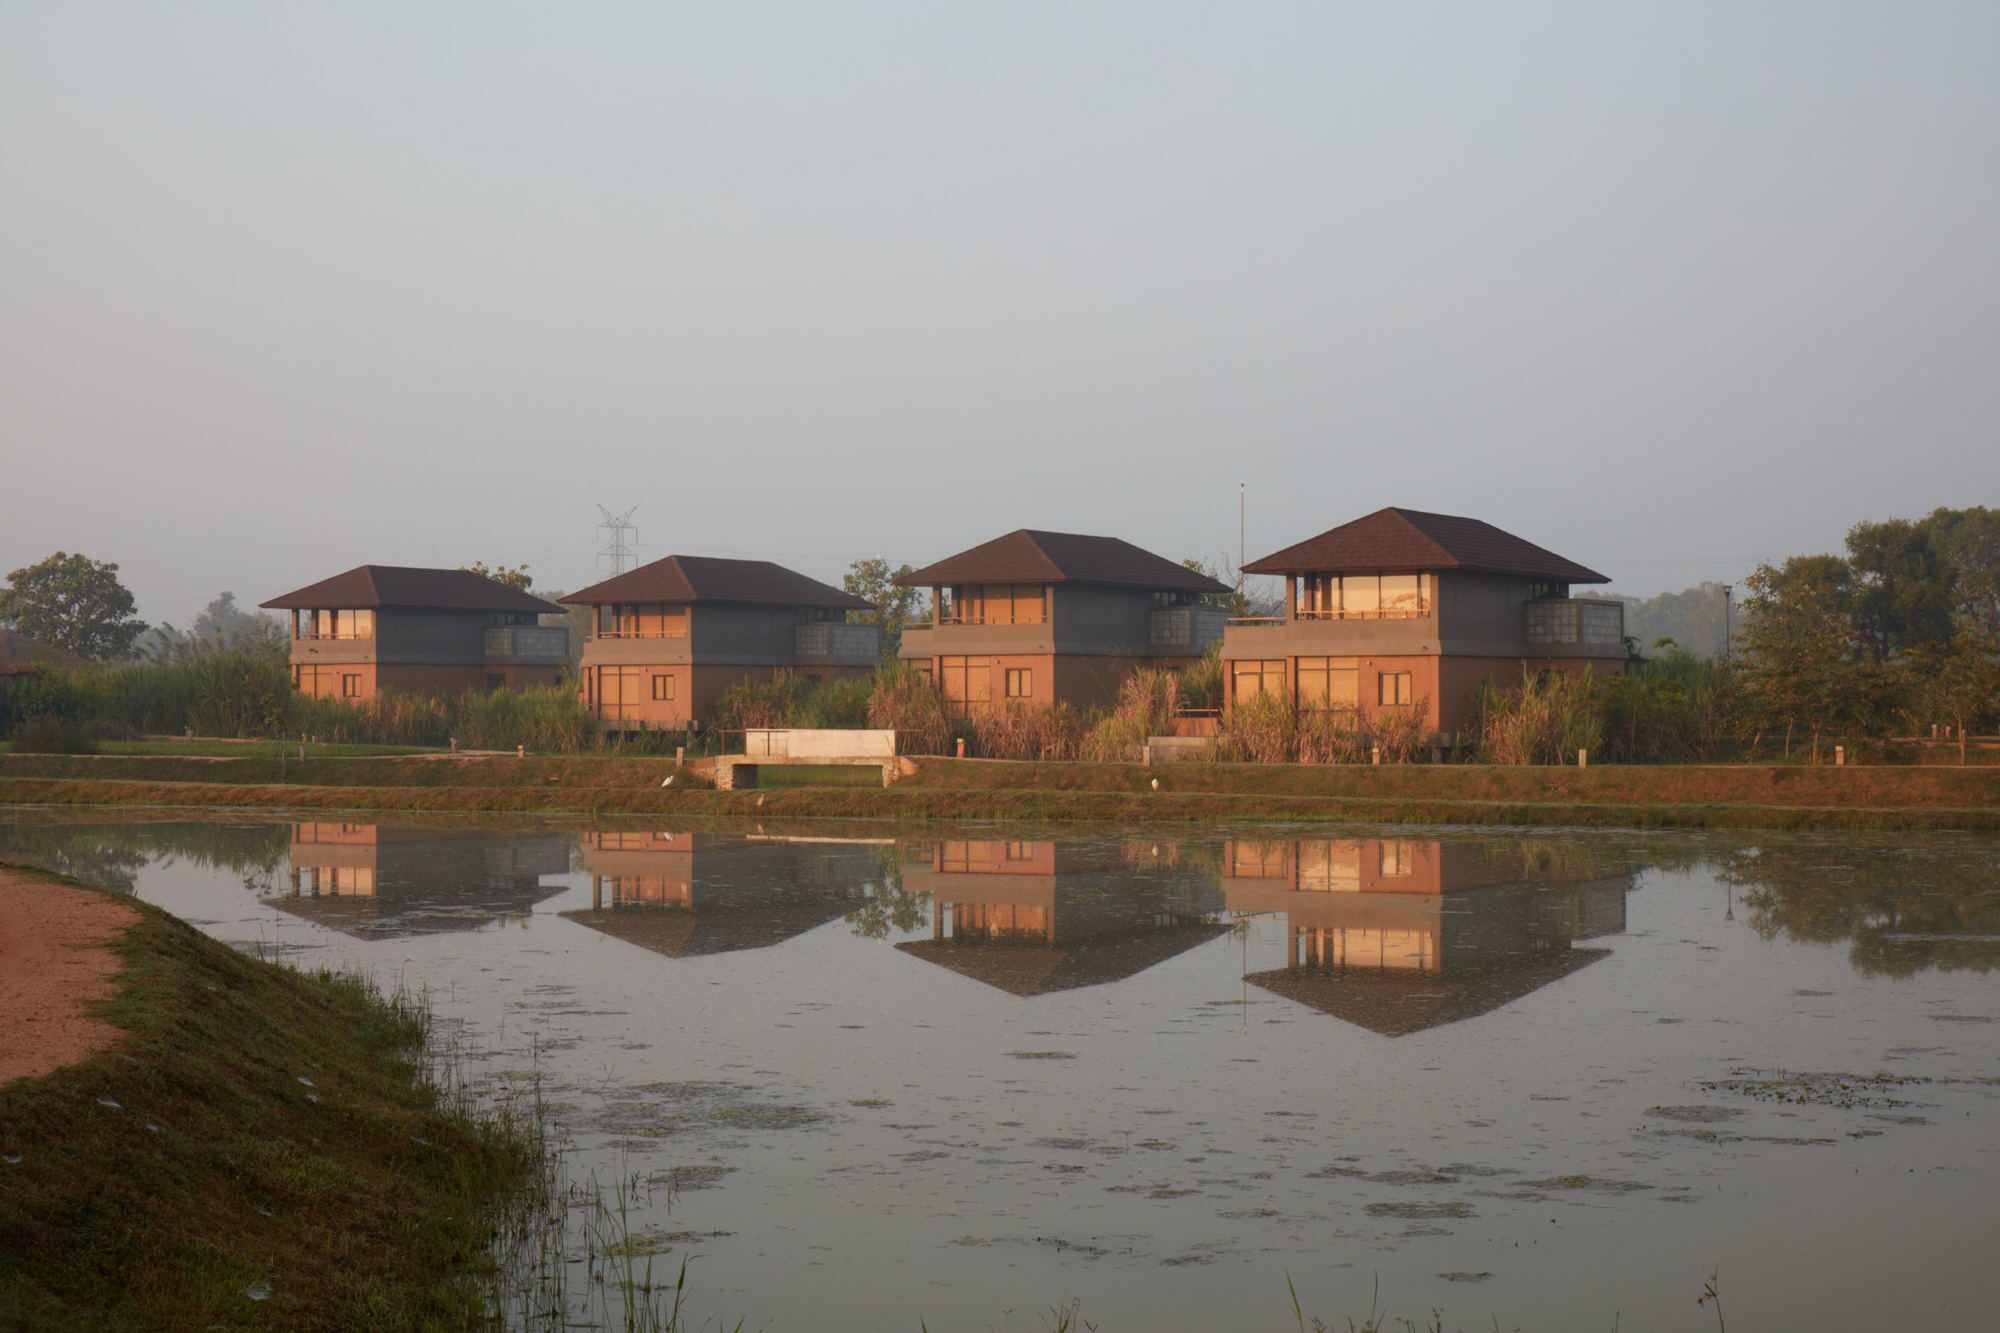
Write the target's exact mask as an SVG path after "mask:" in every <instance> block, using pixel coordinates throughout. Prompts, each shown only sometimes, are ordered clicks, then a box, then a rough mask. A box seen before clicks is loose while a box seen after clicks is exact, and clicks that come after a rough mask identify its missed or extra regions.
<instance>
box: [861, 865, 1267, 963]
mask: <svg viewBox="0 0 2000 1333" xmlns="http://www.w3.org/2000/svg"><path fill="white" fill-rule="evenodd" d="M903 887H904V888H905V889H907V890H910V891H912V892H923V893H926V894H928V895H929V896H930V900H931V938H929V939H927V940H906V941H903V942H901V943H899V944H897V946H896V947H897V948H898V949H901V950H902V951H903V952H904V953H907V954H909V955H911V956H912V957H916V958H921V959H923V960H924V961H925V962H927V963H935V964H937V965H938V966H939V967H943V968H946V969H949V970H950V971H953V972H957V973H959V974H960V975H961V976H966V977H970V978H972V979H973V980H975V981H981V982H984V983H985V984H987V985H989V986H992V987H994V988H996V989H998V990H1003V991H1006V992H1008V993H1009V994H1012V995H1018V996H1021V997H1023V998H1026V997H1028V996H1031V995H1047V994H1051V993H1053V992H1055V991H1062V990H1073V989H1076V988H1078V987H1082V986H1098V985H1103V984H1104V983H1106V982H1111V981H1118V980H1122V979H1123V978H1126V977H1130V976H1135V975H1137V974H1138V973H1140V972H1143V971H1145V970H1146V969H1147V968H1149V967H1152V966H1154V965H1156V964H1159V963H1163V962H1165V961H1167V960H1168V959H1169V958H1173V957H1176V956H1177V955H1179V954H1181V953H1184V952H1186V951H1187V950H1189V949H1192V948H1194V947H1195V946H1196V945H1197V944H1202V943H1204V942H1206V941H1208V940H1210V939H1213V938H1214V937H1215V936H1217V935H1220V934H1222V933H1223V932H1224V931H1226V930H1227V929H1228V927H1227V926H1226V925H1224V924H1222V923H1221V922H1220V920H1219V919H1218V918H1219V917H1220V915H1221V912H1222V906H1223V903H1222V895H1221V894H1220V893H1219V892H1218V891H1217V886H1216V883H1215V879H1214V876H1213V872H1212V871H1211V870H1210V869H1209V868H1208V867H1207V866H1206V865H1205V864H1202V863H1198V862H1194V861H1185V860H1183V859H1182V858H1181V857H1180V856H1179V855H1178V852H1177V849H1173V848H1167V849H1164V850H1163V849H1162V848H1160V847H1158V846H1156V845H1151V844H1147V843H1131V844H1127V845H1125V846H1095V845H1094V846H1077V845H1073V844H1063V845H1060V846H1059V845H1058V844H1056V843H1054V842H1048V841H1025V842H1023V841H1004V840H1003V841H990V840H979V839H974V840H970V841H967V840H947V841H944V842H939V843H935V844H931V845H927V846H926V845H922V844H913V845H911V846H909V847H907V848H906V849H905V855H904V861H903Z"/></svg>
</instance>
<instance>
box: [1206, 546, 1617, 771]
mask: <svg viewBox="0 0 2000 1333" xmlns="http://www.w3.org/2000/svg"><path fill="white" fill-rule="evenodd" d="M1243 568H1244V570H1245V572H1246V573H1251V574H1280V575H1283V576H1284V579H1285V591H1286V595H1285V614H1284V615H1282V616H1277V617H1271V618H1268V619H1257V620H1241V621H1236V622H1234V623H1232V624H1231V625H1230V626H1229V629H1228V632H1227V634H1226V635H1225V636H1224V638H1223V645H1222V656H1223V660H1224V664H1225V672H1224V676H1225V680H1224V691H1225V698H1226V700H1227V702H1228V703H1229V704H1230V705H1232V706H1233V705H1234V704H1236V703H1238V702H1240V701H1242V700H1245V699H1248V698H1251V697H1252V696H1255V695H1259V694H1275V695H1278V696H1280V697H1282V698H1285V699H1287V700H1290V701H1291V702H1292V703H1293V704H1295V705H1296V706H1298V707H1300V708H1328V707H1332V708H1351V709H1355V710H1357V711H1358V712H1359V713H1360V714H1361V715H1362V716H1363V717H1373V716H1374V715H1376V714H1377V713H1378V712H1380V711H1381V710H1383V709H1388V708H1410V707H1414V706H1417V705H1419V704H1424V705H1425V706H1426V709H1427V718H1428V724H1429V726H1430V729H1431V730H1433V731H1447V732H1449V731H1458V730H1461V729H1464V728H1467V727H1469V726H1471V725H1472V723H1473V721H1474V712H1475V700H1476V699H1477V696H1478V693H1479V687H1480V685H1481V684H1482V683H1483V682H1485V681H1489V680H1490V681H1494V682H1495V683H1499V684H1510V683H1511V684H1518V683H1519V682H1520V681H1521V679H1522V677H1523V674H1524V673H1528V674H1532V673H1535V672H1539V671H1545V670H1560V671H1570V672H1576V671H1581V670H1582V669H1583V668H1584V667H1586V666H1589V667H1592V668H1593V669H1595V670H1597V671H1600V672H1619V671H1623V670H1624V666H1625V657H1626V653H1625V610H1624V606H1623V604H1621V603H1619V602H1615V601H1609V600H1594V599H1590V598H1580V597H1572V596H1571V595H1570V589H1571V587H1572V586H1574V585H1576V584H1579V583H1608V582H1609V581H1610V580H1608V579H1607V578H1605V576H1604V575H1602V574H1599V573H1597V572H1596V571H1595V570H1592V569H1587V568H1585V567H1584V566H1582V565H1579V564H1577V563H1576V562H1575V561H1573V560H1566V559H1564V558H1563V557H1562V556H1559V555H1557V554H1555V553H1554V552H1553V551H1546V550H1543V549H1542V548H1541V547H1539V546H1536V545H1535V544H1534V543H1533V542H1529V541H1524V540H1522V539H1521V538H1519V537H1516V536H1514V535H1513V534H1512V533H1508V532H1502V531H1501V530H1500V529H1499V528H1496V527H1494V526H1493V525H1492V524H1490V523H1483V522H1481V521H1480V520H1478V519H1476V518H1459V517H1456V516H1454V515H1451V514H1427V513H1424V512H1422V511H1420V510H1415V509H1393V508H1392V509H1382V510H1378V511H1376V512H1375V513H1373V514H1370V515H1368V516H1367V517H1366V518H1358V519H1356V520H1354V522H1352V523H1347V524H1343V525H1342V526H1340V527H1337V528H1334V529H1332V530H1331V531H1328V532H1323V533H1321V534H1320V535H1319V536H1317V537H1313V538H1311V539H1309V540H1307V541H1303V542H1300V543H1299V544H1298V545H1296V546H1289V547H1286V548H1285V549H1284V550H1282V551H1279V552H1277V553H1275V554H1273V555H1267V556H1265V557H1264V558H1263V559H1261V560H1254V561H1252V562H1251V563H1249V564H1247V565H1245V566H1244V567H1243Z"/></svg>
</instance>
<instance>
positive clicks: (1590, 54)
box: [0, 0, 2000, 624]
mask: <svg viewBox="0 0 2000 1333" xmlns="http://www.w3.org/2000/svg"><path fill="white" fill-rule="evenodd" d="M1997 353H2000V4H1996V3H1994V2H1993V0H1973V2H1972V3H1964V4H1943V3H1932V4H1925V3H1910V2H1909V0H1895V2H1894V3H1891V2H1889V0H1884V2H1883V3H1878V4H1871V5H1862V4H1844V3H1836V2H1835V0H1814V2H1813V3H1806V4H1797V5H1780V4H1745V3H1743V2H1742V0H1728V2H1727V3H1717V4H1704V3H1693V2H1692V0H1671V2H1669V3H1661V4H1658V5H1653V6H1642V5H1638V4H1622V3H1621V4H1605V3H1602V0H1588V2H1587V3H1578V4H1573V5H1527V4H1508V5H1496V4H1490V3H1479V4H1471V5H1465V6H1445V5H1435V4H1423V5H1417V4H1387V3H1384V4H1374V5H1342V4H1334V3H1313V4H1299V5H1260V4H1249V3H1242V2H1241V0H1234V2H1232V3H1228V4H1212V5H1199V6H1193V5H1171V4H1165V3H1160V2H1159V0H1147V2H1146V3H1137V4H1130V5H1113V4H1079V3H1065V4H1053V3H1051V4H1029V3H1018V2H1016V3H1008V4H1004V5H1003V4H994V5H989V6H975V5H971V4H964V3H946V4H939V3H936V2H935V0H922V2H921V3H911V4H907V5H893V6H881V5H858V4H827V3H813V4H802V5H796V6H781V5H760V4H752V3H744V2H741V0H732V2H731V3H727V4H715V5H710V6H702V7H682V6H669V5H664V4H631V5H608V4H599V5H590V4H563V5H553V4H536V5H519V6H503V5H498V4H494V3H478V4H467V5H462V6H448V5H430V4H419V3H411V2H410V0H398V3H394V4H387V5H380V6H375V5H366V4H360V3H353V2H352V0H342V2H341V3H337V4H336V3H327V4H321V5H317V6H312V7H307V6H301V5H275V4H271V3H268V2H267V0H248V2H246V3H242V4H200V3H180V4H171V5H166V4H145V3H139V2H137V0H131V2H129V3H123V4H115V5H98V4H92V3H86V2H85V0H52V2H51V3H43V4H29V3H22V0H0V464H3V465H4V466H3V467H0V574H4V571H5V570H7V569H11V568H14V567H15V566H17V565H20V564H24V563H27V562H29V561H31V560H34V559H38V558H40V557H41V556H43V555H46V554H48V553H49V552H50V551H52V550H55V549H57V548H58V547H61V548H66V549H69V550H82V551H84V552H87V553H89V554H90V555H92V556H95V557H97V558H100V559H111V560H116V561H118V562H120V563H121V564H122V565H123V566H124V569H125V573H126V576H127V579H128V582H129V583H130V585H131V586H132V587H133V589H134V590H135V591H136V592H137V593H138V595H139V598H140V610H141V613H142V614H144V615H146V616H147V617H148V618H150V619H158V618H166V619H170V620H174V621H177V622H180V623H183V624H184V623H186V622H187V621H188V620H190V619H192V617H193V616H194V614H195V613H196V612H197V611H198V610H199V608H200V607H201V605H202V604H203V603H204V602H205V601H207V600H208V598H209V597H211V596H213V595H214V594H215V593H216V592H217V591H218V590H220V589H222V588H230V589H233V590H234V591H235V592H236V593H237V594H238V596H239V598H241V599H242V600H244V601H246V602H255V601H260V600H262V599H264V598H265V597H268V596H271V595H273V594H276V593H279V592H282V591H285V590H287V589H289V588H292V587H294V586H296V585H299V584H302V583H305V582H308V581H311V580H313V579H317V578H320V577H323V576H325V575H327V574H331V573H334V572H337V571H339V570H342V569H345V568H348V567H350V566H352V565H355V564H359V563H362V562H364V561H375V562H381V563H402V564H441V565H455V564H459V563H463V562H468V561H472V560H481V559H483V560H487V561H489V562H491V561H503V562H507V563H514V562H518V561H524V560H525V561H527V562H529V563H530V565H531V566H532V570H533V573H534V574H535V576H536V579H537V581H538V582H539V583H541V584H544V585H548V586H560V587H566V588H574V587H577V586H580V585H581V584H583V583H584V582H586V581H589V580H590V579H591V578H592V577H593V576H594V564H593V561H594V532H593V528H594V525H595V523H596V519H597V510H596V506H597V505H598V504H599V503H605V504H610V505H614V506H616V507H619V508H623V507H625V506H629V505H637V506H638V514H637V516H636V519H635V521H636V523H637V524H638V527H639V536H640V539H641V543H642V544H641V546H640V547H639V551H640V554H641V555H642V556H644V557H645V558H648V559H651V558H655V557H657V556H660V555H665V554H668V553H671V552H684V553H689V554H715V555H761V556H768V557H770V558H773V559H777V560H780V561H782V562H784V563H786V564H790V565H793V566H795V567H797V568H799V569H801V570H803V571H805V572H807V573H809V574H813V575H815V576H818V577H821V578H826V579H829V580H832V579H836V578H837V576H838V574H839V572H840V571H841V570H842V569H843V568H844V566H845V565H846V563H847V562H848V561H849V560H851V559H853V558H855V557H857V556H864V555H872V554H882V555H885V556H887V557H889V558H890V559H891V560H909V561H912V562H916V563H922V562H926V561H929V560H932V559H935V558H937V557H939V556H942V555H945V554H948V553H949V552H951V551H954V550H957V549H959V548H961V547H964V546H966V545H969V544H971V543H973V542H975V541H980V540H984V539H985V538H987V537H990V536H993V535H996V534H998V533H1000V532H1002V531H1006V530H1009V529H1012V528H1015V527H1022V526H1030V527H1048V528H1057V529H1065V530H1072V531H1084V532H1103V533H1112V534H1116V535H1120V536H1124V537H1126V538H1128V539H1130V540H1132V541H1135V542H1138V543H1139V544H1141V545H1143V546H1147V547H1150V548H1153V549H1155V550H1158V551H1160V552H1162V553H1163V554H1167V555H1171V556H1176V557H1178V556H1182V555H1191V554H1200V555H1206V556H1219V555H1223V554H1225V553H1226V554H1228V555H1230V556H1231V557H1232V558H1233V556H1234V553H1235V548H1236V540H1237V512H1236V486H1237V483H1238V481H1247V482H1248V483H1249V542H1248V544H1249V549H1250V554H1251V556H1252V557H1253V558H1254V557H1255V556H1257V555H1258V554H1260V553H1263V552H1266V551H1269V550H1271V549H1274V548H1275V547H1278V546H1280V545H1285V544H1288V543H1290V542H1293V541H1296V540H1299V539H1301V538H1303V537H1306V536H1309V535H1311V534H1312V533H1315V532H1318V531H1320V530H1322V529H1324V528H1327V527H1330V526H1332V525H1334V524H1336V523H1339V522H1344V521H1346V520H1347V519H1349V518H1353V517H1356V516H1358V515H1360V514H1362V513H1365V512H1367V511H1369V510H1372V509H1375V508H1377V507H1379V506H1381V505H1385V504H1400V505H1406V506H1410V507H1413V508H1428V509H1437V510H1444V511H1447V512H1456V513H1467V514H1475V515H1478V516H1480V517H1482V518H1486V519H1488V520H1490V521H1492V522H1495V523H1498V524H1500V525H1501V526H1503V527H1506V528H1509V529H1511V530H1513V531H1515V532H1518V533H1520V534H1521V535H1523V536H1526V537H1528V538H1530V539H1532V540H1535V541H1538V542H1541V543H1543V544H1544V545H1547V546H1550V547H1553V548H1554V549H1556V550H1558V551H1561V552H1562V553H1563V554H1565V555H1568V556H1571V557H1573V558H1575V559H1578V560H1581V561H1583V562H1585V563H1587V564H1592V565H1595V566H1598V567H1599V568H1602V569H1603V570H1605V571H1606V572H1607V573H1610V574H1612V575H1613V576H1614V577H1615V578H1616V580H1617V584H1616V586H1617V587H1619V588H1620V589H1621V590H1625V591H1632V592H1642V593H1643V592H1652V591H1658V590H1662V589H1668V588H1679V587H1682V586H1685V585H1687V584H1690V583H1694V582H1698V581H1700V580H1702V579H1704V578H1732V577H1738V576H1740V575H1741V574H1742V573H1743V572H1744V571H1745V570H1746V569H1747V568H1748V567H1749V566H1750V565H1751V564H1752V563H1754V562H1755V561H1756V560H1758V559H1762V558H1768V557H1777V556H1782V555H1785V554H1788V553H1793V552H1799V551H1808V550H1825V549H1831V548H1835V547H1837V546H1838V544H1839V542H1840V540H1841V536H1842V534H1843V533H1844V531H1845V530H1846V528H1847V526H1848V525H1849V524H1851V523H1852V522H1854V521H1855V520H1857V519H1861V518H1865V517H1885V516H1888V515H1892V514H1906V515H1915V514H1919V513H1922V512H1925V511H1927V510H1929V509H1930V508H1932V507H1934V506H1937V505H1940V504H1952V505H1961V504H1970V503H1986V504H1994V503H2000V484H1996V482H2000V447H1996V445H2000V440H1996V430H1995V427H1996V423H2000V355H1996V354H1997Z"/></svg>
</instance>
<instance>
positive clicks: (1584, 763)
mask: <svg viewBox="0 0 2000 1333" xmlns="http://www.w3.org/2000/svg"><path fill="white" fill-rule="evenodd" d="M1576 766H1577V767H1578V768H1589V767H1590V751H1588V750H1578V751H1577V752H1576Z"/></svg>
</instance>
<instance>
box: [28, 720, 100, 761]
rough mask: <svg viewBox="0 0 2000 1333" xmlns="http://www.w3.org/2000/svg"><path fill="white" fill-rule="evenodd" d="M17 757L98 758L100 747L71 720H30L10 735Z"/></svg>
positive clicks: (80, 726)
mask: <svg viewBox="0 0 2000 1333" xmlns="http://www.w3.org/2000/svg"><path fill="white" fill-rule="evenodd" d="M7 742H8V744H9V745H10V746H11V747H12V748H13V751H14V753H15V754H95V753H97V743H96V742H95V741H93V740H91V739H90V737H89V736H88V735H86V734H85V732H84V729H83V727H82V725H81V724H79V723H77V722H74V721H71V720H70V719H68V718H60V717H49V716H46V715H44V716H42V717H31V718H29V719H28V720H27V721H25V722H23V723H21V724H20V725H19V726H16V727H15V728H14V730H13V731H12V732H11V733H9V734H8V737H7Z"/></svg>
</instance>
